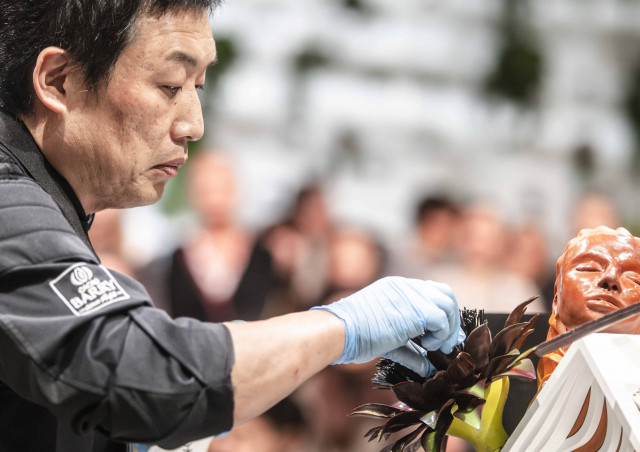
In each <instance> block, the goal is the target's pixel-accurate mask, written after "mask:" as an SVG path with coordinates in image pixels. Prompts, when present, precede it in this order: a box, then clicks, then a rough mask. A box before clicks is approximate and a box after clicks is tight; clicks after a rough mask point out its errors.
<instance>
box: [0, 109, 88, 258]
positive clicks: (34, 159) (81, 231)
mask: <svg viewBox="0 0 640 452" xmlns="http://www.w3.org/2000/svg"><path fill="white" fill-rule="evenodd" d="M0 145H4V146H2V147H3V149H4V150H5V151H7V152H8V153H9V154H10V155H11V156H12V157H13V158H14V159H15V160H16V161H17V163H18V164H19V165H20V166H21V167H22V169H23V170H24V171H25V172H26V173H27V174H28V175H29V176H31V177H32V178H33V179H34V180H35V181H36V182H37V183H38V185H40V186H41V187H42V189H43V190H44V191H46V192H47V193H48V194H49V195H50V196H51V197H52V198H53V199H54V201H55V202H56V204H58V207H60V210H61V211H62V214H63V215H64V217H65V218H66V219H67V221H68V222H69V224H70V225H71V227H72V228H73V230H74V231H75V232H76V234H77V235H78V237H80V239H81V240H82V241H83V242H84V243H85V245H87V246H88V247H89V249H90V250H91V251H92V252H93V254H96V253H95V251H94V249H93V246H92V245H91V241H90V240H89V235H88V231H89V228H90V227H91V223H92V222H93V214H92V215H87V214H86V213H85V211H84V209H83V207H82V204H80V200H79V199H78V197H77V196H76V194H75V192H74V191H73V189H72V188H71V185H69V183H68V182H67V181H66V179H65V178H64V177H62V176H61V175H60V173H58V172H57V171H56V170H55V169H54V168H53V166H51V164H50V163H49V162H48V161H47V159H46V158H45V157H44V155H43V154H42V152H41V151H40V149H39V148H38V145H37V144H36V142H35V141H34V139H33V137H32V136H31V133H30V132H29V130H28V129H27V127H26V126H25V125H24V123H23V122H22V121H21V120H20V119H18V118H17V117H15V116H13V115H12V114H11V113H9V112H7V111H6V110H4V109H2V108H0Z"/></svg>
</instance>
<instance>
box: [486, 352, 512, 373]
mask: <svg viewBox="0 0 640 452" xmlns="http://www.w3.org/2000/svg"><path fill="white" fill-rule="evenodd" d="M513 360H514V356H513V355H501V356H496V357H495V358H493V359H492V360H491V361H489V364H487V367H485V368H484V370H483V371H482V373H481V374H480V376H481V377H483V378H493V377H494V376H496V375H498V374H501V373H502V372H504V371H505V370H507V368H508V367H509V365H510V364H511V363H512V361H513Z"/></svg>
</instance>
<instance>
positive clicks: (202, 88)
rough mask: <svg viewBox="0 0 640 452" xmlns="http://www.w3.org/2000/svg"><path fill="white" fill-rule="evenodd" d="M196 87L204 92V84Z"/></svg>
mask: <svg viewBox="0 0 640 452" xmlns="http://www.w3.org/2000/svg"><path fill="white" fill-rule="evenodd" d="M196 89H197V90H198V91H199V92H203V91H204V85H196Z"/></svg>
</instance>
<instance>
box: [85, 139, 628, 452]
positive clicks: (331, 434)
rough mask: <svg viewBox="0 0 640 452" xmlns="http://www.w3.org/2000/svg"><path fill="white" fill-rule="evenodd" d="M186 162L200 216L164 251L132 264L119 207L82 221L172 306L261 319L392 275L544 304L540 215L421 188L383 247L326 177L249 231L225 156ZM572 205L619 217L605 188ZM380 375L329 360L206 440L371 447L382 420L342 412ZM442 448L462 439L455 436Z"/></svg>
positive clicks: (576, 216)
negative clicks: (400, 228)
mask: <svg viewBox="0 0 640 452" xmlns="http://www.w3.org/2000/svg"><path fill="white" fill-rule="evenodd" d="M188 171H189V174H188V177H187V181H188V182H187V183H188V189H187V191H188V197H189V201H190V205H191V208H192V209H193V210H194V212H196V213H197V217H198V227H197V229H196V230H195V231H194V232H193V233H191V234H189V236H188V237H184V238H183V240H182V242H181V243H180V245H179V246H178V247H177V248H176V249H175V250H173V251H172V252H171V253H168V254H162V255H160V254H159V255H158V256H157V257H156V258H155V259H153V260H152V261H151V262H150V263H148V264H147V265H145V266H144V267H142V268H136V267H135V266H134V265H133V264H132V262H130V261H129V260H128V259H127V257H126V256H127V253H125V250H124V249H123V248H124V244H123V240H122V238H123V233H122V230H121V222H120V217H119V215H120V214H119V212H118V211H104V212H100V213H99V214H98V215H97V216H96V219H95V221H94V225H93V227H92V229H91V231H90V236H91V239H92V241H93V243H94V246H95V249H96V251H97V252H98V254H99V255H100V257H101V260H102V262H103V264H104V265H105V266H107V267H109V268H111V269H114V270H116V271H119V272H122V273H125V274H128V275H130V276H133V277H135V278H137V279H138V280H140V281H141V282H142V283H143V284H145V286H146V287H147V289H148V291H149V293H150V295H151V297H152V299H153V301H154V303H155V304H156V306H158V307H159V308H161V309H164V310H166V311H167V312H168V313H169V315H172V316H174V317H181V316H190V317H194V318H197V319H200V320H205V321H212V322H224V321H229V320H236V319H242V320H258V319H263V318H268V317H271V316H274V315H282V314H286V313H290V312H295V311H301V310H307V309H309V308H310V307H311V306H314V305H317V304H323V303H329V302H332V301H334V300H338V299H340V298H342V297H344V296H347V295H349V294H351V293H353V292H354V291H356V290H358V289H360V288H362V287H364V286H366V285H368V284H370V283H371V282H373V281H374V280H376V279H377V278H380V277H382V276H385V275H390V274H393V275H401V276H407V277H414V278H422V279H433V280H436V281H441V282H445V283H448V284H449V285H451V287H452V288H453V289H454V293H455V294H456V297H457V300H458V304H459V306H460V307H467V308H482V309H485V311H487V312H496V313H501V312H504V313H506V312H510V311H511V310H512V309H513V308H514V307H515V306H516V305H517V304H518V303H520V302H521V301H524V300H525V299H527V298H529V297H531V296H533V295H539V296H540V298H539V299H538V300H537V301H536V302H535V304H533V305H531V306H530V310H531V311H533V312H546V311H548V310H549V309H550V306H551V301H552V299H553V285H554V280H555V258H556V257H557V256H551V255H550V252H549V246H548V243H549V240H548V237H546V235H545V231H544V230H543V229H542V228H541V227H540V225H539V224H538V223H537V222H536V220H535V218H533V219H531V220H530V221H528V222H524V223H520V224H518V225H515V226H514V225H513V224H511V223H509V222H508V221H507V219H505V218H502V217H501V214H500V210H499V206H496V205H491V204H489V203H486V202H480V201H471V202H469V201H465V202H462V201H460V200H457V199H454V198H452V197H449V196H447V195H446V194H442V193H429V194H426V195H425V196H424V198H423V199H421V200H420V201H419V202H418V203H417V205H416V206H415V214H414V222H413V231H412V234H410V235H408V236H407V237H406V238H405V239H404V241H403V242H402V243H397V244H394V245H393V246H389V245H388V244H386V245H385V244H383V243H382V242H381V241H380V240H379V238H378V237H376V235H375V234H374V233H372V232H371V231H369V230H366V229H363V228H362V227H355V226H353V225H345V224H339V223H337V222H335V221H334V220H333V219H332V217H331V214H330V212H331V209H330V206H328V205H327V198H326V195H325V191H324V187H323V186H322V185H321V184H311V185H309V186H307V187H304V188H302V189H301V190H300V191H299V192H298V193H297V194H294V195H293V196H292V199H291V207H290V210H289V212H288V214H287V215H285V216H284V217H283V218H282V219H281V220H280V221H278V222H276V223H275V224H272V225H270V226H269V227H267V228H265V229H264V230H263V231H258V232H254V231H248V230H247V229H246V228H245V227H244V226H243V225H242V224H241V223H240V222H239V221H238V219H237V217H236V212H237V203H238V202H239V198H238V196H237V182H238V181H237V178H236V175H235V172H234V169H233V165H232V163H231V161H230V160H229V159H228V158H227V157H225V156H224V155H222V154H219V153H215V152H200V153H199V154H198V155H197V156H196V157H195V158H194V159H193V160H192V161H191V162H190V164H189V166H188ZM572 217H573V222H572V225H571V233H572V235H571V237H573V236H574V235H575V234H576V233H577V232H578V230H580V229H582V228H585V227H595V226H598V225H606V226H609V227H617V226H620V224H619V218H618V213H617V211H616V208H615V206H614V203H613V202H612V201H611V200H610V199H609V198H607V197H606V196H605V195H602V194H593V193H590V194H585V195H584V197H583V198H582V199H581V200H580V201H579V202H578V203H576V205H575V208H574V212H573V215H572ZM571 237H567V240H568V239H569V238H571ZM565 242H566V241H565ZM265 340H268V338H265ZM256 345H257V346H259V344H256ZM283 353H286V350H283ZM273 365H274V366H277V365H278V357H277V356H274V359H273ZM374 373H375V367H374V365H373V363H369V364H363V365H344V366H330V367H329V368H327V369H326V370H324V371H323V372H321V373H320V374H318V375H316V376H315V377H313V378H312V379H311V380H310V381H308V382H307V383H306V384H304V385H303V386H302V387H301V388H300V389H299V390H298V391H296V392H295V393H294V394H293V395H292V396H291V397H289V398H288V399H286V400H285V401H283V402H282V403H281V404H278V405H277V406H276V407H274V408H273V409H272V410H270V411H269V412H267V413H266V414H265V415H263V416H261V417H259V418H258V419H255V420H254V421H252V422H250V423H248V424H246V425H244V426H242V427H240V428H238V429H235V430H234V431H233V432H232V433H231V434H230V435H228V436H227V437H225V438H223V439H216V440H213V442H212V443H211V446H210V448H209V452H226V451H235V452H243V451H260V452H271V451H279V452H302V451H305V452H320V451H322V452H347V451H348V452H367V451H378V450H380V449H381V445H380V444H377V443H375V442H374V443H367V442H366V440H364V438H363V435H364V433H365V432H366V431H367V430H368V429H370V428H371V427H373V426H374V425H376V422H372V421H369V420H367V419H362V418H352V417H348V414H349V412H350V411H351V410H352V409H353V408H355V407H357V406H359V405H361V404H363V403H369V402H380V403H392V402H393V400H392V397H391V395H390V393H389V391H379V390H374V389H373V387H372V385H371V383H370V379H371V377H372V376H373V374H374ZM447 450H449V451H464V450H466V448H465V445H464V444H461V443H458V442H456V441H451V442H450V444H449V448H448V449H447Z"/></svg>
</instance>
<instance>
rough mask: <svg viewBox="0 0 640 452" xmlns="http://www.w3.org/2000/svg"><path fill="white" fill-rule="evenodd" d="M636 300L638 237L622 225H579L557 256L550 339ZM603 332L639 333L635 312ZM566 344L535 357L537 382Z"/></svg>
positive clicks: (639, 271)
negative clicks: (537, 357)
mask: <svg viewBox="0 0 640 452" xmlns="http://www.w3.org/2000/svg"><path fill="white" fill-rule="evenodd" d="M638 300H640V241H639V240H638V239H637V238H636V237H634V236H632V235H631V233H630V232H629V231H627V230H626V229H624V228H618V229H615V230H614V229H610V228H608V227H605V226H599V227H597V228H595V229H583V230H582V231H580V233H579V234H578V236H577V237H576V238H574V239H572V240H571V241H570V242H569V243H568V244H567V247H566V248H565V250H564V252H563V253H562V255H561V256H560V258H559V259H558V263H557V265H556V286H555V294H554V298H553V311H552V314H551V318H550V319H549V325H550V327H549V334H548V337H547V339H552V338H554V337H556V336H558V335H559V334H562V333H565V332H567V331H568V330H572V329H574V328H576V327H577V326H580V325H582V324H584V323H587V322H589V321H591V320H595V319H597V318H599V317H602V316H603V315H605V314H607V313H609V312H612V311H615V310H618V309H622V308H625V307H627V306H630V305H632V304H633V303H636V302H637V301H638ZM603 332H605V333H622V334H640V316H634V317H632V318H630V319H627V320H624V321H622V322H619V323H616V324H615V325H612V326H611V327H609V328H607V329H606V330H604V331H603ZM568 348H569V347H568V346H567V347H565V348H563V349H559V350H556V351H555V352H553V353H550V354H548V355H545V356H544V357H542V358H541V359H540V361H539V363H538V385H539V386H540V387H541V386H542V384H544V383H545V382H546V381H547V380H548V379H549V377H550V376H551V373H552V372H553V371H554V370H555V368H556V367H557V366H558V364H559V362H560V360H561V359H562V357H563V356H564V354H565V353H566V351H567V349H568Z"/></svg>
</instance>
